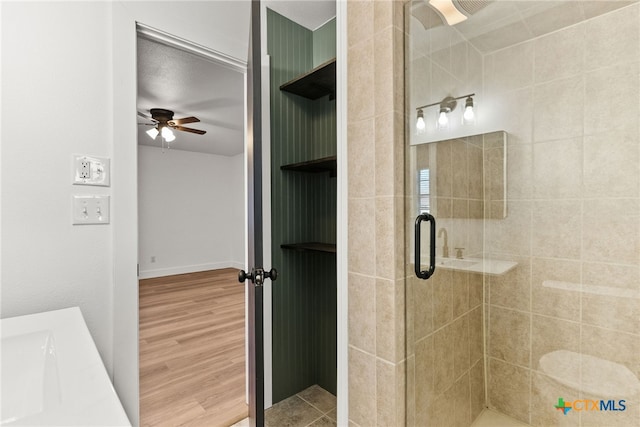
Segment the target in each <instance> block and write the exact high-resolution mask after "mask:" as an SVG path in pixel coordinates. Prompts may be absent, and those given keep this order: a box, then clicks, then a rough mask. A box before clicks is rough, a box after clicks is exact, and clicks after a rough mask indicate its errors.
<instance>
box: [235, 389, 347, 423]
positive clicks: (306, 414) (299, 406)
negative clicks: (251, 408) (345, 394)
mask: <svg viewBox="0 0 640 427" xmlns="http://www.w3.org/2000/svg"><path fill="white" fill-rule="evenodd" d="M264 420H265V423H264V424H265V426H266V427H325V426H326V427H335V426H336V397H335V396H334V395H333V394H331V393H329V392H328V391H326V390H325V389H323V388H322V387H320V386H318V385H312V386H311V387H309V388H307V389H305V390H302V391H301V392H300V393H298V394H296V395H294V396H291V397H289V398H287V399H285V400H283V401H281V402H278V403H276V404H275V405H273V406H272V407H271V408H269V409H267V410H266V411H265V413H264ZM248 425H249V421H248V419H245V420H242V421H240V422H239V423H237V424H234V425H233V426H232V427H246V426H248Z"/></svg>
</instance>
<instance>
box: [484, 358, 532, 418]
mask: <svg viewBox="0 0 640 427" xmlns="http://www.w3.org/2000/svg"><path fill="white" fill-rule="evenodd" d="M530 375H531V373H530V371H529V370H528V369H524V368H520V367H518V366H514V365H511V364H509V363H505V362H502V361H500V360H497V359H493V358H491V359H489V383H488V389H489V407H490V408H495V409H497V410H498V411H500V412H502V413H504V414H506V415H509V416H511V417H513V418H515V419H518V420H520V421H523V422H525V423H529V397H530V384H529V381H530Z"/></svg>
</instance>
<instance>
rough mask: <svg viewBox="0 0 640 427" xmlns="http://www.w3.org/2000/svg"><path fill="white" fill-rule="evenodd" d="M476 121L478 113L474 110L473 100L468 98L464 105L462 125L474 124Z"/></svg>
mask: <svg viewBox="0 0 640 427" xmlns="http://www.w3.org/2000/svg"><path fill="white" fill-rule="evenodd" d="M475 121H476V113H475V111H474V110H473V98H471V97H468V98H467V100H466V101H465V103H464V113H462V123H463V124H465V125H469V124H473V123H474V122H475Z"/></svg>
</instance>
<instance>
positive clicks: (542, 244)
mask: <svg viewBox="0 0 640 427" xmlns="http://www.w3.org/2000/svg"><path fill="white" fill-rule="evenodd" d="M533 212H534V214H533V230H534V232H533V233H532V235H531V237H532V239H531V251H532V253H534V254H541V255H542V256H545V257H549V258H570V259H576V260H577V259H580V255H581V254H580V252H581V244H582V242H581V230H582V201H581V200H543V201H536V202H534V203H533Z"/></svg>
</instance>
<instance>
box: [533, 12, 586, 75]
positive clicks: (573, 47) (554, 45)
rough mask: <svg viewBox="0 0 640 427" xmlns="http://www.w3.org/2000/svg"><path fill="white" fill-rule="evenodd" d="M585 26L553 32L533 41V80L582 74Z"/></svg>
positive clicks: (580, 25)
mask: <svg viewBox="0 0 640 427" xmlns="http://www.w3.org/2000/svg"><path fill="white" fill-rule="evenodd" d="M584 32H585V25H584V24H579V25H576V26H573V27H570V28H566V29H564V30H562V31H558V32H554V33H551V34H548V35H546V36H544V37H541V38H539V39H537V40H536V41H535V80H536V83H543V82H547V81H550V80H556V79H561V78H565V77H571V76H575V75H578V74H582V72H583V70H584V49H585V47H584Z"/></svg>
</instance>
